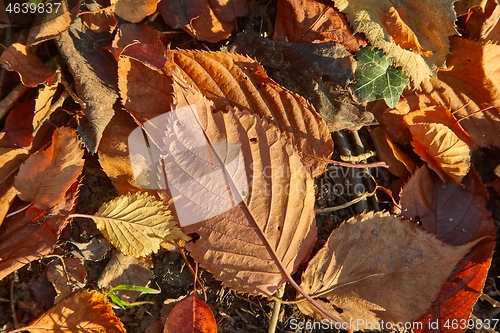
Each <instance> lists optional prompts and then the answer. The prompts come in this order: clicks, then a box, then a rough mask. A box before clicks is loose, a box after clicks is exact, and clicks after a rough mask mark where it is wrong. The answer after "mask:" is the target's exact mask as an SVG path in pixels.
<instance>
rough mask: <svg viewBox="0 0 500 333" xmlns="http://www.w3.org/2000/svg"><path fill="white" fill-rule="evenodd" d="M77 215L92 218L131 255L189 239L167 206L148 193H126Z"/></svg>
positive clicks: (150, 251) (146, 253)
mask: <svg viewBox="0 0 500 333" xmlns="http://www.w3.org/2000/svg"><path fill="white" fill-rule="evenodd" d="M73 216H75V217H76V216H83V217H89V218H92V219H93V220H94V222H95V223H96V225H97V228H98V229H99V230H100V231H101V232H102V234H103V235H104V237H106V239H107V240H108V241H110V243H111V244H113V245H114V246H115V247H116V248H117V249H118V250H120V251H121V252H123V253H124V254H126V255H129V256H134V257H144V256H147V255H149V254H151V253H155V252H157V251H158V249H159V248H160V244H161V243H162V242H163V241H167V242H168V241H175V240H177V239H184V240H189V237H187V236H186V235H185V234H184V233H183V232H182V231H181V230H180V229H179V227H177V226H176V223H175V221H174V218H173V217H172V215H171V214H170V210H169V209H168V208H167V206H165V205H164V204H163V202H161V201H158V200H156V199H155V198H154V197H153V196H151V195H148V194H147V193H139V192H137V193H134V194H127V195H122V196H120V197H118V198H115V199H113V200H111V201H110V202H107V203H104V204H103V205H102V206H101V208H99V210H98V211H97V213H95V215H80V214H74V215H73Z"/></svg>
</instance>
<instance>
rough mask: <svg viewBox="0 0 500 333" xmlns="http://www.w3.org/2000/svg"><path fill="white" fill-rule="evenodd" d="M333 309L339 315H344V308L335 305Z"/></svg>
mask: <svg viewBox="0 0 500 333" xmlns="http://www.w3.org/2000/svg"><path fill="white" fill-rule="evenodd" d="M333 309H334V310H335V311H337V312H338V313H339V314H342V313H343V312H344V310H342V308H339V307H338V306H335V305H333Z"/></svg>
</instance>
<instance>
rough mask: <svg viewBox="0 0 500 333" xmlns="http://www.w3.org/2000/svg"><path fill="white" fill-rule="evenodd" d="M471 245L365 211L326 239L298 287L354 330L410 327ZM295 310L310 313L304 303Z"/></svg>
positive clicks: (397, 219)
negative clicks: (397, 325)
mask: <svg viewBox="0 0 500 333" xmlns="http://www.w3.org/2000/svg"><path fill="white" fill-rule="evenodd" d="M472 246H473V244H467V245H462V246H450V245H448V244H446V243H444V242H442V241H440V240H438V239H437V238H436V237H435V236H434V235H432V234H429V233H427V232H425V231H423V230H422V229H420V228H418V227H417V226H416V225H415V224H412V223H411V222H409V221H404V220H401V219H400V218H398V217H395V216H391V215H389V214H387V213H373V212H370V213H366V214H362V215H359V216H356V217H354V218H352V219H350V220H349V221H347V222H345V223H344V224H342V225H341V226H340V227H339V228H338V229H337V230H335V231H334V232H333V233H332V234H331V236H330V237H329V238H328V240H327V242H326V243H325V245H324V246H323V248H322V249H320V251H319V252H318V253H317V254H316V256H315V257H314V258H313V259H312V260H311V261H310V262H309V264H308V267H307V269H306V271H305V272H304V274H303V276H302V284H301V287H302V288H303V289H304V290H305V291H306V292H308V293H309V294H312V295H317V296H321V297H319V298H318V303H320V304H321V305H323V306H324V307H325V308H327V309H329V310H330V311H331V312H332V313H333V314H335V315H338V316H339V317H340V318H342V319H343V320H344V321H348V322H349V321H351V320H352V322H354V323H355V324H354V326H353V327H351V329H354V330H362V329H366V328H367V327H369V325H370V323H371V325H372V327H373V326H375V325H376V324H379V325H380V323H381V321H384V322H386V323H387V322H393V323H395V322H411V321H413V320H416V319H418V318H419V317H420V316H421V315H422V314H423V313H424V312H425V311H426V310H427V309H428V308H429V307H430V306H431V304H432V302H433V301H434V299H436V297H437V295H438V293H439V290H440V288H441V286H442V285H443V283H444V282H445V281H446V279H447V278H448V277H449V276H450V274H451V273H452V272H453V269H454V268H455V265H456V264H457V263H458V262H459V261H460V260H461V259H462V258H463V257H464V255H465V254H467V252H469V250H470V249H471V248H472ZM429 272H432V274H429ZM298 306H299V308H300V309H301V311H303V312H305V313H306V314H307V313H309V314H310V313H313V311H312V307H311V305H310V304H309V303H307V302H301V303H298ZM358 318H363V320H362V321H361V322H359V321H357V319H358ZM384 327H386V326H384Z"/></svg>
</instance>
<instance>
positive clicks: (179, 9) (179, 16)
mask: <svg viewBox="0 0 500 333" xmlns="http://www.w3.org/2000/svg"><path fill="white" fill-rule="evenodd" d="M207 8H208V0H162V1H160V3H159V4H158V11H159V12H160V14H161V16H162V17H163V20H164V21H165V23H166V24H168V25H169V26H170V27H172V28H174V29H180V28H182V27H184V26H186V25H188V24H189V23H190V22H191V20H192V19H194V18H196V17H198V16H200V15H201V14H202V13H203V11H204V10H205V9H207Z"/></svg>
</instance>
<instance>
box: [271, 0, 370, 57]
mask: <svg viewBox="0 0 500 333" xmlns="http://www.w3.org/2000/svg"><path fill="white" fill-rule="evenodd" d="M277 6H278V7H277V12H276V23H275V26H274V35H273V39H274V40H279V41H285V40H286V41H287V42H288V41H290V42H302V43H313V42H316V43H317V42H322V43H323V42H330V41H331V42H337V43H340V44H343V45H344V46H345V47H346V49H347V50H349V51H352V52H357V51H359V47H360V46H365V45H366V42H365V41H364V40H360V41H358V38H359V37H355V36H354V35H353V33H352V32H351V30H350V27H349V23H348V22H347V20H346V19H345V16H344V15H342V14H340V13H339V12H338V11H337V10H336V9H335V8H333V7H331V6H328V5H326V4H324V3H321V2H319V1H314V0H278V5H277Z"/></svg>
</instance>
